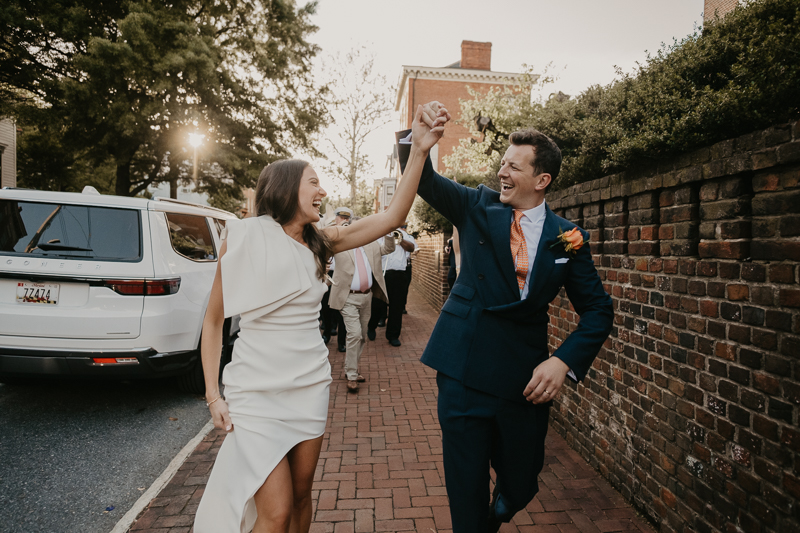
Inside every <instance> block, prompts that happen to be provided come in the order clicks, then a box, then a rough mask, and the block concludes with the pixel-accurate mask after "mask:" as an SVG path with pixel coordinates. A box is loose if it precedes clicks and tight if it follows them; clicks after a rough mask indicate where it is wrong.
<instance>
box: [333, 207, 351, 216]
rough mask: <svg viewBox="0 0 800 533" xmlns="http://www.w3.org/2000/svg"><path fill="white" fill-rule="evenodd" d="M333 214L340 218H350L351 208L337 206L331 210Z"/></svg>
mask: <svg viewBox="0 0 800 533" xmlns="http://www.w3.org/2000/svg"><path fill="white" fill-rule="evenodd" d="M333 216H335V217H342V218H345V217H346V218H352V216H353V210H352V209H350V208H347V207H337V208H336V209H334V210H333Z"/></svg>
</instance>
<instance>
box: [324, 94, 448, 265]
mask: <svg viewBox="0 0 800 533" xmlns="http://www.w3.org/2000/svg"><path fill="white" fill-rule="evenodd" d="M448 120H450V114H449V113H448V112H447V109H445V108H444V107H443V106H442V105H441V104H439V102H430V103H428V104H425V105H424V106H418V107H417V111H416V114H415V115H414V122H413V123H412V125H411V131H412V136H411V143H412V144H411V155H410V156H409V158H408V163H407V164H406V169H405V172H403V177H402V178H401V179H400V184H399V185H398V187H397V190H396V191H395V193H394V196H393V197H392V201H391V203H390V204H389V207H388V208H387V209H386V211H384V212H382V213H377V214H374V215H370V216H368V217H364V218H362V219H361V220H358V221H356V222H353V223H352V224H350V225H349V226H332V227H328V228H325V229H324V230H323V231H324V232H325V234H326V235H327V236H328V238H329V239H330V240H331V242H332V243H333V253H338V252H341V251H343V250H349V249H351V248H357V247H359V246H363V245H365V244H367V243H370V242H372V241H374V240H377V239H378V238H380V237H383V236H384V235H386V234H387V233H389V232H391V231H392V230H395V229H397V228H398V227H400V225H402V224H403V222H404V221H405V219H406V217H407V216H408V212H409V211H410V210H411V204H412V203H414V197H415V196H416V195H417V187H418V186H419V178H420V176H421V175H422V167H423V165H424V164H425V159H426V158H427V157H428V152H429V151H430V149H431V148H433V146H434V145H435V144H436V143H437V142H438V141H439V139H441V138H442V134H443V133H444V125H445V123H447V121H448Z"/></svg>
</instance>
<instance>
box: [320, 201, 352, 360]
mask: <svg viewBox="0 0 800 533" xmlns="http://www.w3.org/2000/svg"><path fill="white" fill-rule="evenodd" d="M352 217H353V211H352V210H351V209H350V208H348V207H337V208H336V209H334V210H333V225H334V226H346V225H348V224H350V220H351V219H352ZM329 265H330V267H329V269H328V277H329V278H331V279H333V276H334V272H335V270H334V269H335V267H336V261H335V259H334V258H333V257H331V260H330V262H329ZM330 295H331V286H330V285H328V292H326V293H325V296H323V298H322V311H321V312H320V315H321V316H322V327H323V329H322V340H324V341H325V344H328V341H329V340H330V339H331V337H332V336H333V335H336V336H337V340H338V342H337V344H338V349H339V351H340V352H342V353H343V352H345V351H346V349H347V348H346V339H347V328H346V327H345V325H344V320H343V319H342V315H341V313H340V312H339V311H338V310H336V309H331V308H330V305H329V303H328V302H329V300H330Z"/></svg>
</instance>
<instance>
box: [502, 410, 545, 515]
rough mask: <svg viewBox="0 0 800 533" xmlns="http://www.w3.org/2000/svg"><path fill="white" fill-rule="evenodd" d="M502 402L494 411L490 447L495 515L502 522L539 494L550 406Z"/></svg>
mask: <svg viewBox="0 0 800 533" xmlns="http://www.w3.org/2000/svg"><path fill="white" fill-rule="evenodd" d="M500 401H501V402H503V405H502V408H500V409H498V411H497V428H498V431H497V434H496V438H495V440H494V441H493V445H492V468H494V471H495V473H496V474H497V477H496V480H497V491H498V494H499V496H498V498H497V503H496V505H495V513H496V515H497V517H498V518H499V519H500V520H502V521H503V522H508V521H510V520H511V519H512V518H513V517H514V515H515V514H516V513H517V512H519V511H521V510H522V509H524V508H525V507H526V506H527V505H528V503H530V501H531V500H532V499H533V498H534V496H536V493H537V492H538V491H539V482H538V479H539V473H540V472H541V471H542V467H543V466H544V440H545V437H546V436H547V424H548V417H549V413H550V407H549V405H533V404H521V403H515V402H509V401H506V400H500Z"/></svg>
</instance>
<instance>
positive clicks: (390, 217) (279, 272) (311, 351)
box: [194, 102, 450, 533]
mask: <svg viewBox="0 0 800 533" xmlns="http://www.w3.org/2000/svg"><path fill="white" fill-rule="evenodd" d="M449 118H450V116H449V114H448V113H447V110H446V109H444V108H443V107H441V106H440V105H439V104H438V103H437V102H432V103H430V104H426V105H425V106H420V107H418V108H417V112H416V115H415V117H414V124H413V127H412V129H413V136H412V139H413V141H412V148H411V156H410V157H409V160H408V163H407V165H406V169H405V172H404V174H403V178H402V179H401V181H400V185H399V186H398V188H397V191H396V192H395V194H394V197H393V198H392V202H391V205H390V206H389V208H388V209H387V210H386V211H384V212H383V213H379V214H375V215H371V216H369V217H365V218H363V219H361V220H359V221H358V222H355V223H353V224H351V225H350V226H346V227H342V226H334V227H330V228H325V229H324V230H319V229H317V227H316V222H318V221H319V207H320V203H321V200H322V198H324V197H325V196H326V192H325V191H324V190H323V189H322V187H321V186H320V184H319V179H318V177H317V174H316V172H314V169H312V168H311V167H310V166H309V165H308V164H307V163H305V162H303V161H297V160H283V161H278V162H276V163H272V164H271V165H269V166H268V167H266V168H265V169H264V171H263V172H262V173H261V176H260V177H259V179H258V185H257V187H256V202H257V205H258V215H259V216H258V217H254V218H249V219H244V220H238V221H230V222H228V227H227V238H226V239H225V241H224V242H223V244H222V248H221V250H220V256H221V259H220V262H219V265H218V267H217V274H216V277H215V279H214V284H213V287H212V290H211V296H210V299H209V303H208V310H207V311H206V317H205V321H204V322H203V339H202V346H201V351H202V360H203V369H204V372H205V382H206V401H207V402H208V405H209V409H210V410H211V416H212V418H213V420H214V426H215V427H217V428H221V429H225V430H226V431H228V435H227V436H226V438H225V441H224V443H223V444H222V448H221V449H220V451H219V455H218V456H217V460H216V463H215V464H214V468H213V470H212V472H211V477H210V479H209V482H208V485H207V486H206V489H205V492H204V494H203V498H202V500H201V502H200V506H199V508H198V510H197V515H196V517H195V523H194V532H195V533H249V532H251V531H252V532H253V533H266V532H282V533H285V532H291V533H305V532H308V530H309V527H310V524H311V486H312V482H313V478H314V471H315V469H316V466H317V461H318V459H319V453H320V448H321V445H322V435H323V433H324V432H325V422H326V419H327V413H328V389H329V387H330V382H331V371H330V365H329V363H328V357H327V356H328V349H327V347H326V346H325V344H324V343H323V342H322V337H321V335H320V332H319V327H318V322H317V317H318V316H319V310H320V301H321V300H322V296H323V294H325V291H326V286H325V283H324V282H323V280H324V275H325V265H326V263H327V260H328V257H330V256H331V255H333V254H335V253H338V252H341V251H344V250H349V249H351V248H356V247H358V246H362V245H364V244H367V243H369V242H372V241H374V240H376V239H378V238H379V237H381V236H383V235H386V234H387V233H389V232H391V231H392V230H394V229H395V228H397V227H399V226H400V225H401V224H402V223H403V221H404V220H405V218H406V215H407V214H408V211H409V209H410V208H411V204H412V202H413V201H414V197H415V195H416V190H417V185H418V184H419V178H420V175H421V173H422V167H423V164H424V162H425V159H426V157H427V154H428V152H429V150H430V149H431V148H432V147H433V145H435V144H436V142H437V141H438V140H439V139H440V138H441V136H442V133H443V131H444V124H445V123H446V122H447V121H448V120H449ZM235 314H239V315H241V322H240V328H241V330H240V332H239V339H238V340H237V341H236V344H235V347H234V352H233V359H232V361H231V363H230V364H229V365H227V366H226V367H225V370H224V372H223V376H222V382H223V383H224V385H225V397H224V398H223V397H222V396H221V395H220V392H219V384H218V375H219V361H220V350H219V346H220V345H221V342H222V324H223V321H224V318H225V317H228V316H232V315H235Z"/></svg>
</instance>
